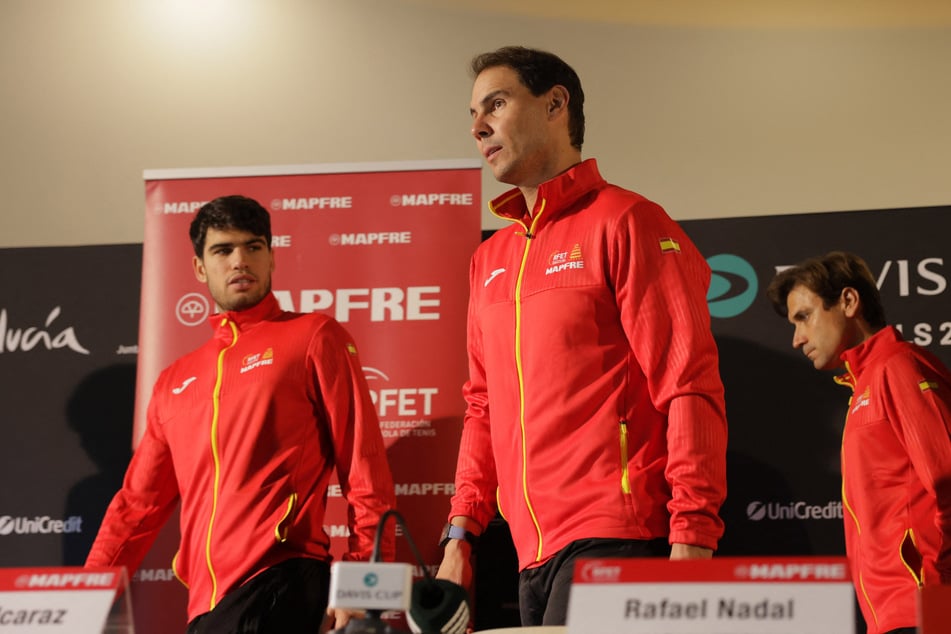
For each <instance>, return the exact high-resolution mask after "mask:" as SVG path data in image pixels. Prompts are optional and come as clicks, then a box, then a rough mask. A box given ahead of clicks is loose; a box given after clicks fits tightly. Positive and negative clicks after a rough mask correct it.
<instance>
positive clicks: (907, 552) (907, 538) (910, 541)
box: [898, 528, 924, 588]
mask: <svg viewBox="0 0 951 634" xmlns="http://www.w3.org/2000/svg"><path fill="white" fill-rule="evenodd" d="M898 552H899V556H900V557H901V562H902V563H903V564H905V568H907V569H908V572H910V573H911V576H912V578H913V579H914V580H915V584H916V585H917V586H918V587H919V588H920V587H921V578H922V577H923V576H924V575H923V571H922V568H923V565H924V562H923V561H922V558H921V553H920V552H919V551H918V545H917V544H916V543H915V533H914V531H912V530H911V529H910V528H909V529H908V530H906V531H905V535H904V536H903V537H902V540H901V548H900V549H899V551H898Z"/></svg>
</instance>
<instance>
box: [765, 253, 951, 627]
mask: <svg viewBox="0 0 951 634" xmlns="http://www.w3.org/2000/svg"><path fill="white" fill-rule="evenodd" d="M767 294H768V296H769V298H770V300H771V301H772V302H773V305H774V306H775V307H776V310H777V311H778V312H779V313H780V314H781V315H783V316H786V317H788V319H789V321H790V323H792V325H793V326H794V328H795V332H794V335H793V346H794V347H796V348H801V349H802V352H803V354H805V355H806V356H807V357H808V358H809V360H810V361H812V363H813V365H814V366H815V367H816V369H817V370H837V369H844V372H843V373H842V374H840V375H839V376H837V377H836V381H837V382H839V383H842V384H843V385H847V386H849V387H851V388H852V391H853V394H852V398H851V399H850V401H849V413H848V416H847V418H846V421H845V431H844V433H843V436H842V480H843V482H842V507H843V509H844V510H845V547H846V554H847V556H848V558H849V563H850V566H851V569H852V581H853V583H854V584H855V590H856V594H857V595H858V600H859V605H860V606H861V609H862V614H863V616H864V617H865V622H866V623H867V625H868V632H869V634H882V633H883V632H888V633H892V634H896V633H899V632H901V633H906V632H907V633H908V634H911V633H912V632H915V627H916V606H915V601H916V598H917V594H918V589H919V588H920V587H922V586H925V585H934V584H947V583H951V374H949V372H948V370H947V368H945V367H944V365H943V364H942V363H941V362H940V361H939V360H938V359H937V358H936V357H935V356H934V355H932V354H930V353H929V352H928V351H926V350H924V349H922V348H919V347H918V346H916V345H914V344H912V343H909V342H906V341H903V340H902V337H901V333H900V332H898V330H896V329H895V328H894V327H891V326H887V325H886V322H885V311H884V309H883V308H882V304H881V298H880V295H879V292H878V288H877V287H876V285H875V279H874V278H873V277H872V274H871V272H870V271H869V270H868V267H867V266H866V265H865V262H864V261H862V259H861V258H859V257H858V256H856V255H854V254H851V253H845V252H841V251H839V252H832V253H829V254H827V255H825V256H823V257H819V258H812V259H809V260H806V261H805V262H803V263H801V264H799V265H797V266H795V267H792V268H790V269H786V270H784V271H783V272H781V273H780V274H779V275H777V276H776V277H775V278H774V279H773V281H772V283H771V284H770V286H769V289H768V290H767Z"/></svg>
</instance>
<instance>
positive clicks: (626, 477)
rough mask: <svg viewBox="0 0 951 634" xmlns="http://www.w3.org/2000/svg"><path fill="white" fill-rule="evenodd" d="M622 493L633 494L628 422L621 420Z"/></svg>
mask: <svg viewBox="0 0 951 634" xmlns="http://www.w3.org/2000/svg"><path fill="white" fill-rule="evenodd" d="M620 426H621V491H623V492H624V493H626V494H630V492H631V477H630V474H629V473H628V470H627V460H628V456H627V421H626V420H623V419H622V420H621V423H620Z"/></svg>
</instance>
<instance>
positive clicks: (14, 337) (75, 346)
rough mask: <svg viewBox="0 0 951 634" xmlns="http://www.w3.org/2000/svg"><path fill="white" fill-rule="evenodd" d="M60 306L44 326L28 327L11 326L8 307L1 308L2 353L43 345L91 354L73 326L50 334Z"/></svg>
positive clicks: (51, 312) (51, 313)
mask: <svg viewBox="0 0 951 634" xmlns="http://www.w3.org/2000/svg"><path fill="white" fill-rule="evenodd" d="M59 313H60V307H59V306H56V307H55V308H53V310H51V311H50V314H49V315H47V317H46V322H45V324H44V327H43V328H39V327H37V326H30V327H28V328H10V327H9V326H8V323H7V320H8V316H7V309H6V308H4V309H2V310H0V354H3V353H4V352H16V351H17V350H21V351H23V352H29V351H30V350H32V349H33V348H35V347H37V346H42V347H43V348H46V349H47V350H59V349H61V348H69V349H70V350H72V351H73V352H78V353H79V354H89V350H86V349H85V348H84V347H83V346H82V344H80V343H79V340H78V339H77V338H76V331H75V330H73V327H72V326H67V327H66V328H64V329H63V330H60V331H59V332H58V333H56V334H55V335H54V334H50V332H49V328H50V326H52V324H53V322H54V321H56V318H57V317H59Z"/></svg>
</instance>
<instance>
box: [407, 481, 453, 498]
mask: <svg viewBox="0 0 951 634" xmlns="http://www.w3.org/2000/svg"><path fill="white" fill-rule="evenodd" d="M455 492H456V484H455V483H454V482H414V483H412V484H397V485H396V495H453V494H454V493H455Z"/></svg>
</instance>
